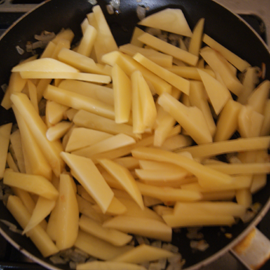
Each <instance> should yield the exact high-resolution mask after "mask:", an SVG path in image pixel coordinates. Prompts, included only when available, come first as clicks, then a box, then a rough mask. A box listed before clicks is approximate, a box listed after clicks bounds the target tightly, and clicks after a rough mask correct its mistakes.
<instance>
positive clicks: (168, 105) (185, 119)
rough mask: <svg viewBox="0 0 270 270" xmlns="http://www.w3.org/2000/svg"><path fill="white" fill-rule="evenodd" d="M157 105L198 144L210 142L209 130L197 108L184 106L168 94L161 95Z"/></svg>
mask: <svg viewBox="0 0 270 270" xmlns="http://www.w3.org/2000/svg"><path fill="white" fill-rule="evenodd" d="M158 104H159V105H160V106H161V107H162V108H163V109H164V110H165V111H166V112H168V113H169V114H170V115H171V116H172V117H174V118H175V120H176V121H177V122H178V123H179V124H180V125H181V127H183V129H185V130H186V131H187V132H188V134H189V136H190V137H192V138H193V139H194V140H195V141H196V142H197V143H198V144H205V143H210V142H212V136H211V133H210V130H209V129H208V126H207V123H206V120H205V118H204V115H203V113H202V111H201V110H200V109H199V108H197V107H195V106H194V107H188V106H185V105H184V104H183V103H181V102H180V101H178V100H177V99H175V98H174V97H172V96H171V95H170V94H168V93H163V94H162V95H161V96H160V97H159V99H158Z"/></svg>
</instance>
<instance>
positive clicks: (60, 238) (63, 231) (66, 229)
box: [55, 174, 79, 250]
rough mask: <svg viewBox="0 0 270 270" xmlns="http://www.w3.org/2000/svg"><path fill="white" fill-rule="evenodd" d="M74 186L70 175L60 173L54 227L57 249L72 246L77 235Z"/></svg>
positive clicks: (77, 224) (77, 210)
mask: <svg viewBox="0 0 270 270" xmlns="http://www.w3.org/2000/svg"><path fill="white" fill-rule="evenodd" d="M74 186H75V182H74V180H73V179H72V178H71V176H70V175H68V174H61V175H60V181H59V198H58V205H57V207H58V209H57V211H58V215H57V221H56V228H55V230H56V241H55V242H56V246H57V247H58V248H59V250H64V249H67V248H70V247H72V246H73V245H74V243H75V241H76V238H77V236H78V231H79V208H78V202H77V198H76V190H74Z"/></svg>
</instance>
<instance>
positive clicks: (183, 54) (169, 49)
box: [138, 33, 198, 66]
mask: <svg viewBox="0 0 270 270" xmlns="http://www.w3.org/2000/svg"><path fill="white" fill-rule="evenodd" d="M138 40H139V41H141V42H143V43H145V44H146V45H148V46H150V47H152V48H154V49H156V50H158V51H161V52H163V53H165V54H168V55H171V56H173V57H174V58H176V59H179V60H182V61H183V62H185V63H187V64H189V65H191V66H195V65H196V64H197V61H198V56H196V55H193V54H191V53H189V52H187V51H185V50H182V49H180V48H177V47H176V46H173V45H171V44H169V43H167V42H166V41H163V40H161V39H159V38H156V37H154V36H152V35H150V34H148V33H144V34H142V35H141V36H139V37H138Z"/></svg>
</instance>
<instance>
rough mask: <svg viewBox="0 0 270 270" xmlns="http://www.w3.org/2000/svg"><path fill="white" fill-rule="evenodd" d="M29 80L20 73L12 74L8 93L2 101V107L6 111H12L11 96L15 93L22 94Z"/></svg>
mask: <svg viewBox="0 0 270 270" xmlns="http://www.w3.org/2000/svg"><path fill="white" fill-rule="evenodd" d="M26 82H27V80H26V79H23V78H22V77H21V75H20V73H18V72H15V73H11V75H10V78H9V83H8V88H7V90H6V93H5V95H4V97H3V99H2V101H1V106H2V107H4V108H5V109H6V110H8V109H10V108H11V106H12V102H11V100H10V96H11V95H12V94H14V93H20V92H21V91H22V90H23V88H24V86H25V85H26Z"/></svg>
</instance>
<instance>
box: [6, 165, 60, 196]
mask: <svg viewBox="0 0 270 270" xmlns="http://www.w3.org/2000/svg"><path fill="white" fill-rule="evenodd" d="M3 179H4V180H3V181H4V184H6V185H9V186H11V187H16V188H21V189H23V190H25V191H29V192H31V193H34V194H37V195H39V196H42V197H44V198H47V199H49V200H55V199H56V198H57V197H58V191H57V190H56V188H55V187H54V186H53V185H52V183H51V182H50V181H49V180H48V179H46V178H45V177H43V176H40V175H32V174H26V173H18V172H13V171H12V170H11V169H7V170H5V173H4V177H3Z"/></svg>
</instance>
